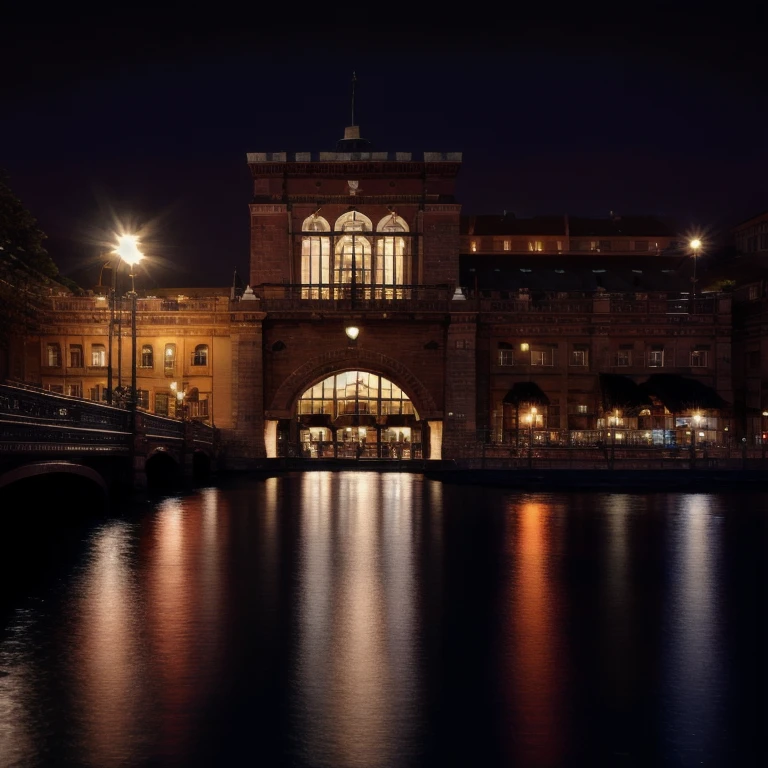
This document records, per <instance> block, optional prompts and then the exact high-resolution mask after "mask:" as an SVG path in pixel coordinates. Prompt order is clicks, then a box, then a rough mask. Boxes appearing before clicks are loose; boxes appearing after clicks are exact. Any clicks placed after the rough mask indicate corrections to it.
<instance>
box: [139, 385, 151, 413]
mask: <svg viewBox="0 0 768 768" xmlns="http://www.w3.org/2000/svg"><path fill="white" fill-rule="evenodd" d="M136 404H137V405H138V406H139V408H142V409H143V410H145V411H148V410H149V390H148V389H137V390H136Z"/></svg>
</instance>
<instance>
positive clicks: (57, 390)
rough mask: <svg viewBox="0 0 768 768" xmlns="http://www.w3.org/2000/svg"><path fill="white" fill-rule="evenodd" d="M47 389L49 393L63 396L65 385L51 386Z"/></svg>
mask: <svg viewBox="0 0 768 768" xmlns="http://www.w3.org/2000/svg"><path fill="white" fill-rule="evenodd" d="M46 389H47V390H48V391H49V392H52V393H53V394H54V395H63V394H64V385H63V384H49V385H48V386H47V387H46Z"/></svg>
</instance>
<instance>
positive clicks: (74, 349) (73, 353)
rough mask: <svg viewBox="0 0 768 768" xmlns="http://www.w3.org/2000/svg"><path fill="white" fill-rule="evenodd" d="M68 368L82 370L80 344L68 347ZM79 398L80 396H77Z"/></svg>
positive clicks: (81, 348)
mask: <svg viewBox="0 0 768 768" xmlns="http://www.w3.org/2000/svg"><path fill="white" fill-rule="evenodd" d="M69 367H70V368H82V367H83V347H82V345H81V344H71V345H70V347H69ZM78 397H81V395H78Z"/></svg>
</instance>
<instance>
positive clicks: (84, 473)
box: [0, 461, 109, 498]
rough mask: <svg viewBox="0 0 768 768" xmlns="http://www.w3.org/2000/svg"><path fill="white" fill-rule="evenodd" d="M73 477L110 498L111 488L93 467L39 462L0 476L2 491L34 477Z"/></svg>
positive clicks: (61, 462) (10, 470) (69, 463)
mask: <svg viewBox="0 0 768 768" xmlns="http://www.w3.org/2000/svg"><path fill="white" fill-rule="evenodd" d="M52 475H71V476H75V477H80V478H83V479H84V480H87V481H89V482H90V483H91V484H92V485H93V486H94V487H95V488H97V489H98V490H99V491H100V492H101V494H102V495H103V497H104V498H107V497H108V496H109V486H108V485H107V482H106V480H105V479H104V477H102V475H101V474H100V473H99V472H97V471H96V470H95V469H93V468H91V467H87V466H85V465H83V464H75V463H73V462H70V461H38V462H32V463H30V464H24V465H22V466H20V467H15V468H13V469H9V470H8V471H6V472H4V473H3V474H0V490H4V489H10V488H11V486H13V485H14V483H18V482H20V481H22V480H29V479H30V478H34V477H41V476H49V477H50V476H52Z"/></svg>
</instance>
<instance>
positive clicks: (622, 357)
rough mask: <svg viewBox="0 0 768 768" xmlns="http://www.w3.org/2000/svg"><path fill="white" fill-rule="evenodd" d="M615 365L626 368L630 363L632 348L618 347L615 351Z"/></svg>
mask: <svg viewBox="0 0 768 768" xmlns="http://www.w3.org/2000/svg"><path fill="white" fill-rule="evenodd" d="M616 365H617V367H619V368H627V367H628V366H630V365H632V350H631V349H620V350H619V351H618V352H617V353H616Z"/></svg>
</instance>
